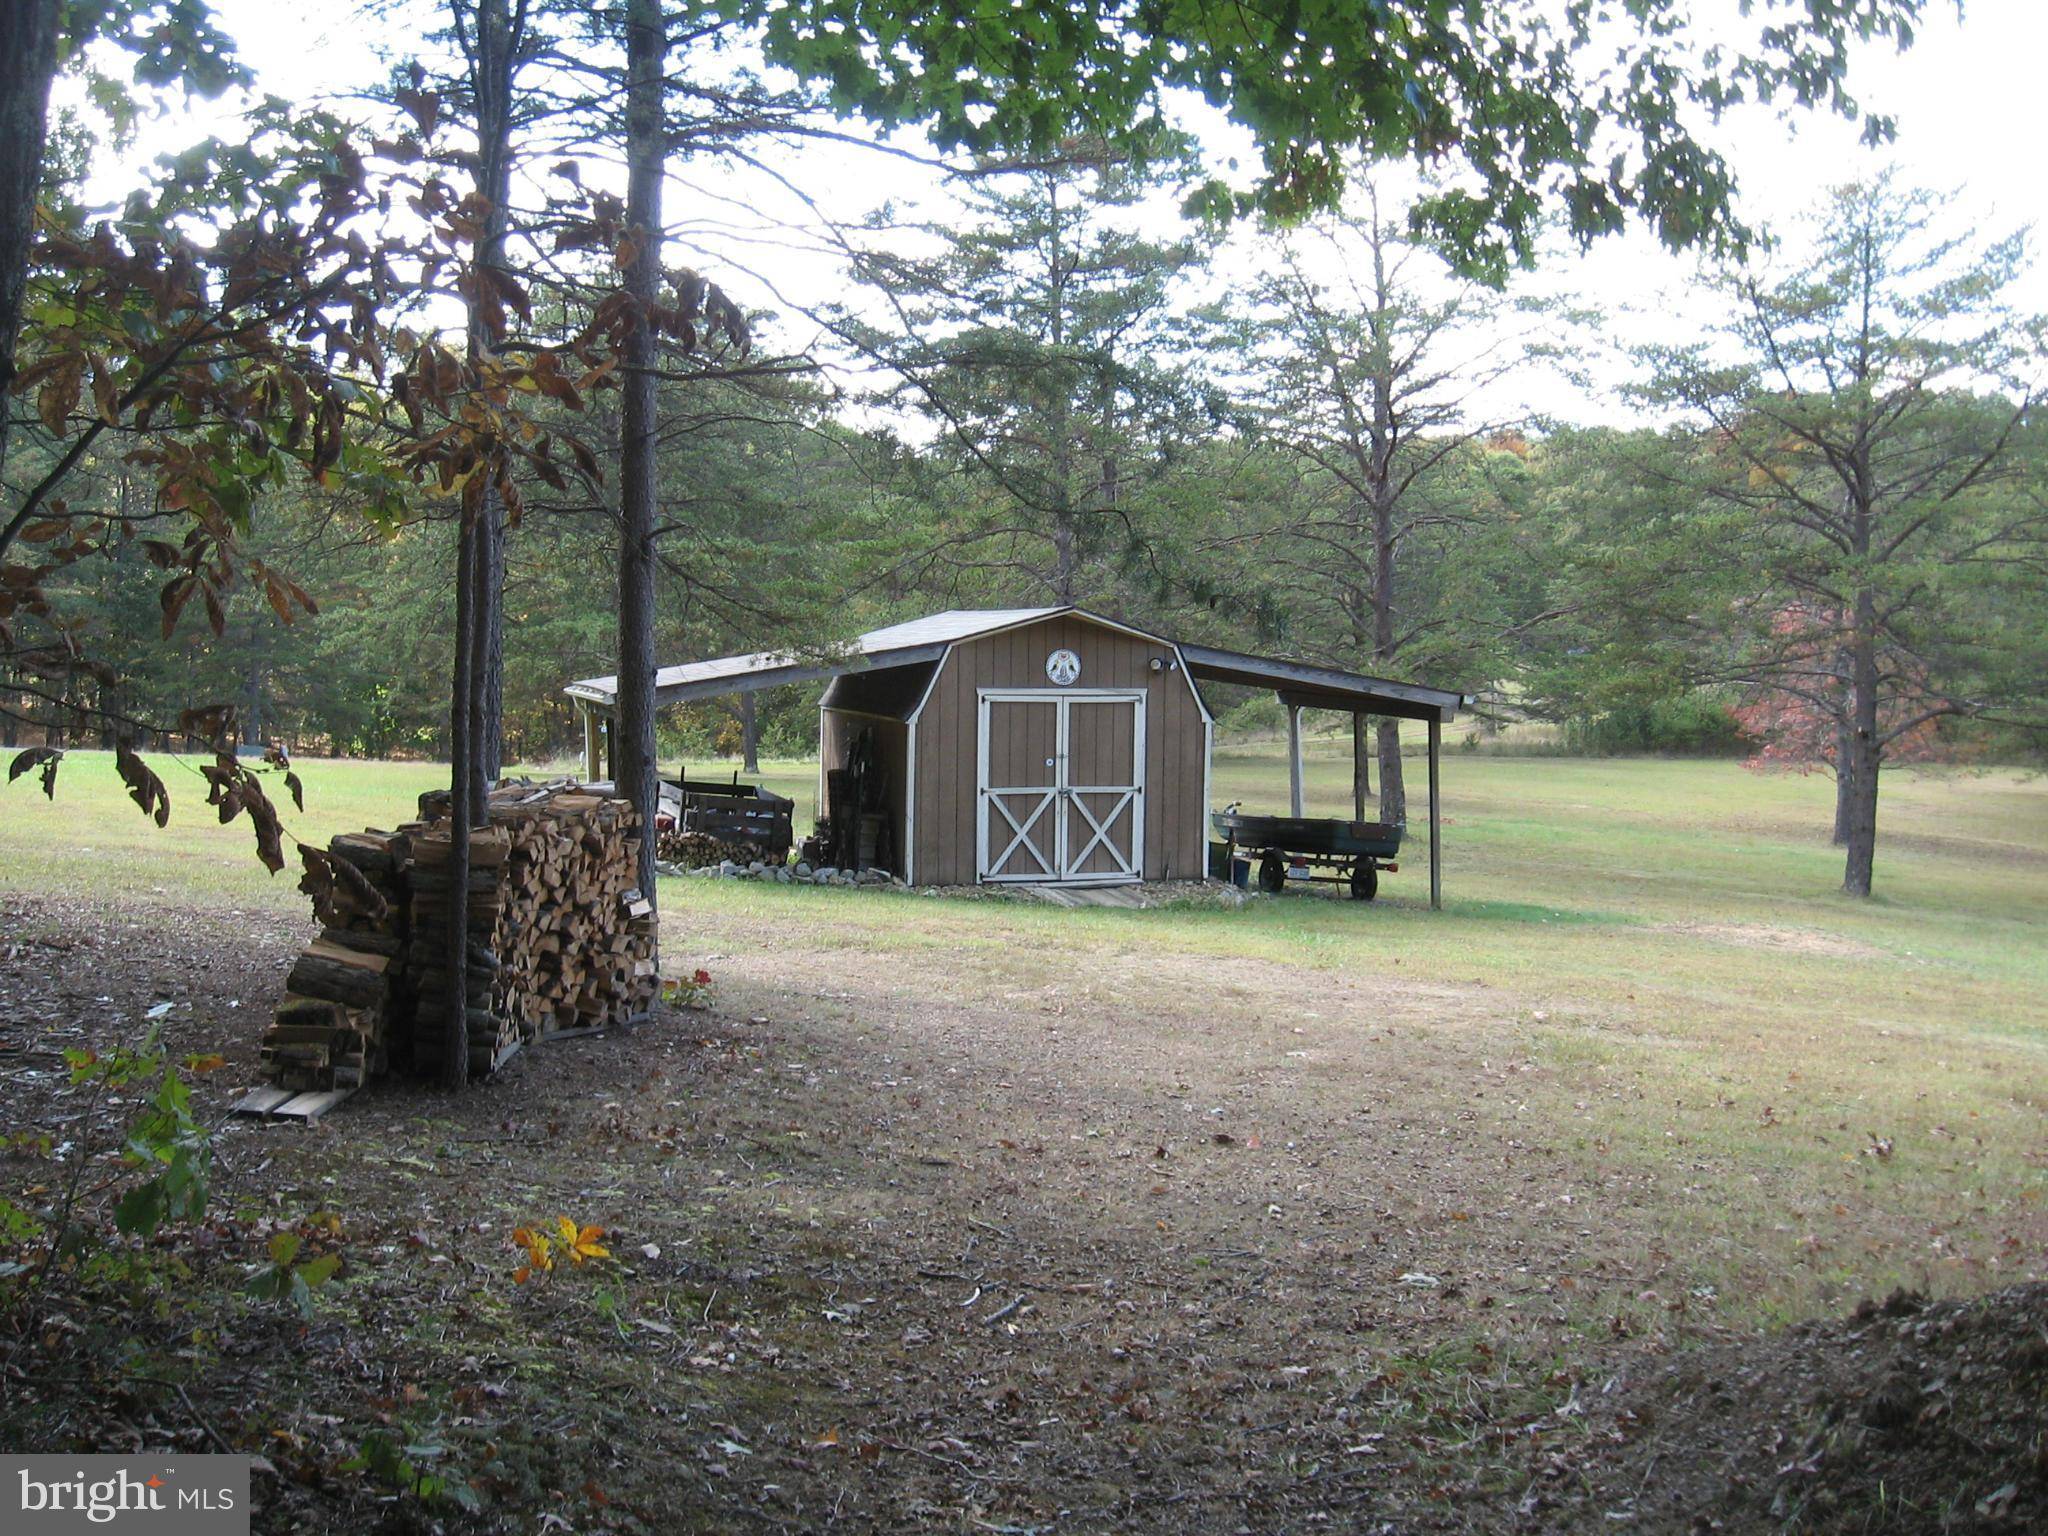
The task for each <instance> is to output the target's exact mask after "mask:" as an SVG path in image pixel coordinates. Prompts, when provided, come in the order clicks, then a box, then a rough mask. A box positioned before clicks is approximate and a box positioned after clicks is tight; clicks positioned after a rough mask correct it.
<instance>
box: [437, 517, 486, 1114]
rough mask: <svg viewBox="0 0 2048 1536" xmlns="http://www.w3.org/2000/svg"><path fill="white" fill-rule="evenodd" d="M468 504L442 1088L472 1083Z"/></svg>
mask: <svg viewBox="0 0 2048 1536" xmlns="http://www.w3.org/2000/svg"><path fill="white" fill-rule="evenodd" d="M467 500H468V498H467V497H465V498H464V502H465V505H464V508H463V513H462V525H461V532H460V534H459V536H458V537H457V539H456V546H455V551H456V552H455V676H454V678H453V679H452V680H451V684H450V687H449V693H448V887H449V889H448V940H447V942H448V952H447V955H446V958H445V959H444V961H443V964H444V965H445V967H446V969H447V972H448V1017H447V1018H446V1019H445V1020H443V1021H442V1031H441V1083H442V1086H443V1087H446V1088H460V1087H462V1086H464V1085H465V1084H466V1083H467V1082H468V1081H469V982H468V977H469V829H470V820H471V817H472V816H473V815H474V814H475V803H474V800H473V796H472V782H473V768H474V757H473V753H472V751H471V745H470V727H471V725H472V724H473V723H474V719H475V715H474V705H475V702H476V579H477V564H478V560H477V520H476V517H475V516H474V514H472V513H471V511H470V510H469V508H468V506H467Z"/></svg>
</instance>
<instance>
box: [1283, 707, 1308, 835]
mask: <svg viewBox="0 0 2048 1536" xmlns="http://www.w3.org/2000/svg"><path fill="white" fill-rule="evenodd" d="M1287 803H1288V804H1289V805H1291V806H1292V807H1293V810H1292V811H1291V812H1290V814H1291V815H1294V816H1297V817H1298V816H1302V815H1305V814H1307V813H1306V812H1304V811H1303V810H1302V808H1301V807H1302V783H1301V706H1300V705H1299V704H1290V705H1288V706H1287Z"/></svg>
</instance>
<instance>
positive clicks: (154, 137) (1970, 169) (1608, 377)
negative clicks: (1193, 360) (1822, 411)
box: [91, 0, 2048, 420]
mask: <svg viewBox="0 0 2048 1536" xmlns="http://www.w3.org/2000/svg"><path fill="white" fill-rule="evenodd" d="M212 4H213V8H214V10H215V12H216V13H217V14H218V15H219V17H220V18H221V20H222V22H223V24H224V25H225V26H226V27H227V29H228V30H229V31H230V32H231V33H232V34H233V35H234V37H235V38H236V39H237V41H238V43H239V44H240V47H241V51H242V56H243V59H244V60H245V62H246V63H248V64H249V65H250V66H251V67H252V68H253V69H254V70H255V71H256V73H257V76H258V79H259V88H260V89H261V90H264V91H267V92H271V93H274V94H277V95H280V96H284V97H288V98H294V99H303V98H309V97H311V96H314V95H318V94H323V93H343V92H346V91H348V90H350V89H353V88H356V87H358V86H361V85H365V84H368V83H370V82H372V81H374V80H376V79H378V78H380V77H381V75H382V73H383V69H384V65H383V64H382V63H381V62H380V59H379V57H378V46H377V45H378V44H380V43H382V44H384V45H385V46H386V47H387V48H388V47H392V46H399V45H402V44H403V42H404V39H403V36H402V31H403V29H401V28H399V27H396V26H394V25H387V24H385V23H381V22H378V21H376V20H374V19H373V18H371V17H370V16H368V15H367V14H366V12H365V11H364V9H363V8H362V6H361V5H359V4H357V3H355V0H212ZM1735 4H1736V0H1700V3H1699V8H1700V10H1701V12H1702V13H1703V14H1708V15H1711V14H1713V13H1714V12H1715V10H1716V8H1717V7H1725V8H1726V9H1727V10H1729V11H1731V12H1732V11H1733V9H1734V7H1735ZM1932 9H1933V14H1932V15H1930V18H1929V24H1928V25H1927V27H1926V29H1925V30H1924V32H1923V33H1922V34H1921V36H1920V38H1919V40H1918V42H1917V43H1916V45H1915V46H1914V47H1913V48H1912V49H1911V50H1910V51H1908V52H1907V53H1905V54H1903V55H1901V54H1898V53H1896V52H1894V51H1893V50H1891V49H1890V48H1888V47H1871V48H1866V49H1863V50H1860V51H1859V53H1858V54H1857V56H1856V57H1855V59H1854V62H1853V64H1852V68H1851V71H1850V85H1851V90H1852V92H1853V93H1854V94H1855V95H1856V96H1857V98H1858V99H1859V100H1860V101H1861V102H1862V103H1863V104H1864V105H1865V106H1866V107H1867V108H1869V109H1871V110H1874V111H1880V112H1887V113H1890V114H1891V115H1893V116H1894V117H1896V118H1897V120H1898V123H1899V136H1898V140H1897V142H1896V143H1895V144H1893V145H1891V146H1889V147H1888V148H1887V149H1885V150H1881V151H1870V150H1866V149H1864V148H1863V147H1862V146H1861V144H1860V143H1859V142H1858V133H1859V129H1858V126H1857V125H1855V124H1851V123H1847V122H1844V121H1842V120H1841V119H1839V118H1837V117H1835V116H1833V115H1831V114H1825V113H1811V114H1802V115H1800V116H1799V117H1797V118H1796V119H1794V120H1793V121H1791V122H1790V123H1787V122H1784V121H1781V120H1780V119H1779V118H1778V117H1777V116H1776V115H1775V114H1773V113H1771V112H1767V111H1763V110H1748V111H1744V112H1741V113H1738V114H1735V115H1733V116H1731V117H1730V118H1729V119H1728V120H1727V121H1725V122H1724V123H1723V124H1722V125H1721V126H1720V128H1719V129H1718V130H1717V131H1716V132H1715V133H1714V135H1713V142H1715V143H1716V144H1717V145H1718V146H1719V147H1721V148H1723V149H1724V151H1725V152H1726V153H1727V154H1728V156H1729V159H1730V160H1731V162H1732V163H1733V165H1734V167H1735V170H1736V173H1737V175H1738V177H1739V179H1740V184H1741V197H1740V205H1739V206H1740V208H1741V211H1742V212H1743V214H1744V215H1745V216H1746V217H1747V218H1748V219H1750V220H1751V221H1752V222H1753V223H1756V224H1759V225H1761V226H1763V227H1765V228H1777V229H1785V230H1788V231H1789V230H1790V229H1792V228H1793V227H1794V225H1795V224H1796V220H1797V218H1798V216H1799V215H1800V214H1801V213H1803V212H1805V211H1807V210H1809V209H1810V208H1811V207H1812V206H1813V204H1814V202H1815V199H1816V196H1817V194H1818V193H1819V192H1820V191H1821V190H1823V189H1825V188H1826V187H1828V186H1830V185H1835V184H1839V183H1842V182H1846V181H1850V180H1854V179H1857V178H1860V177H1863V176H1866V175H1869V174H1872V173H1874V172H1875V171H1877V170H1879V169H1881V168H1882V167H1883V166H1884V165H1885V164H1886V163H1894V164H1896V165H1897V167H1898V168H1899V170H1900V172H1901V174H1902V176H1903V177H1904V179H1906V180H1907V181H1909V182H1914V183H1919V184H1923V185H1926V186H1929V187H1932V188H1935V189H1938V190H1940V191H1942V192H1944V193H1945V194H1948V195H1950V196H1951V199H1952V202H1951V206H1952V208H1953V211H1954V215H1955V217H1956V219H1957V221H1958V223H1957V230H1958V232H1961V231H1963V230H1965V229H1967V228H1969V227H1972V226H1974V227H1978V228H1981V229H1983V230H1984V232H1985V233H1987V234H1989V233H1994V232H2000V233H2002V232H2004V231H2006V230H2009V229H2011V228H2013V227H2014V226H2018V225H2028V224H2048V217H2044V216H2048V174H2044V169H2043V165H2042V159H2043V151H2042V134H2041V128H2040V113H2041V103H2042V93H2043V87H2042V84H2041V78H2040V71H2041V64H2042V61H2043V59H2044V58H2048V0H1969V3H1968V6H1967V9H1966V11H1965V14H1964V16H1963V19H1962V20H1961V21H1958V20H1957V19H1956V15H1955V12H1954V9H1953V7H1951V6H1950V5H1947V4H1945V3H1939V0H1938V3H1937V4H1936V5H1935V6H1934V7H1933V8H1932ZM230 108H231V104H227V103H223V104H219V105H209V104H204V103H201V104H197V105H196V106H194V107H192V108H187V109H180V110H176V111H173V112H171V113H168V114H167V115H166V116H165V117H163V118H162V119H160V120H158V121H156V122H153V123H151V124H150V125H149V126H148V127H147V128H146V129H145V131H144V133H143V135H142V138H141V142H140V144H139V145H138V148H137V152H136V154H134V155H133V156H130V157H124V158H127V159H129V160H130V161H131V162H132V161H134V160H141V159H147V158H148V156H150V155H153V154H156V153H160V152H163V151H166V150H170V149H175V148H177V147H178V146H179V145H181V144H183V143H185V142H188V141H190V140H191V139H194V138H197V137H200V136H202V135H204V134H206V133H217V132H222V131H224V130H226V129H228V128H229V127H230V126H231V123H232V114H231V109H230ZM1186 121H1187V122H1188V123H1189V125H1190V126H1193V127H1195V128H1196V129H1197V130H1198V131H1199V132H1200V133H1201V135H1202V137H1203V140H1204V144H1205V147H1206V148H1207V149H1209V150H1210V151H1211V152H1212V153H1213V154H1215V155H1217V156H1219V157H1221V156H1224V155H1228V154H1231V153H1235V152H1241V151H1242V150H1243V149H1244V144H1241V143H1233V142H1232V137H1233V135H1234V133H1235V130H1234V129H1233V128H1232V127H1231V125H1229V124H1227V123H1223V122H1221V121H1220V120H1218V119H1216V118H1215V117H1214V116H1213V114H1209V113H1207V112H1206V109H1199V110H1196V111H1193V112H1190V113H1189V114H1188V116H1187V118H1186ZM1245 142H1246V143H1248V141H1245ZM786 169H787V171H788V173H789V174H790V176H791V177H792V179H793V180H795V181H797V182H799V183H800V184H802V185H803V186H804V188H805V189H806V191H807V192H809V193H810V194H811V195H813V196H815V197H816V198H818V199H819V201H820V202H821V204H822V205H823V206H825V207H826V208H827V209H828V210H829V211H830V212H831V214H832V215H833V216H834V217H836V218H845V219H852V218H856V217H858V215H859V214H860V213H861V212H863V211H864V210H865V208H866V207H868V206H870V205H872V204H873V203H875V202H878V201H880V200H881V199H882V198H884V197H888V198H893V199H896V200H898V201H899V202H905V203H918V202H922V203H924V204H925V205H926V206H928V207H929V206H932V205H933V204H934V203H935V202H937V201H940V200H941V199H942V194H938V193H936V192H935V190H934V180H933V178H931V177H930V176H928V175H927V174H926V173H924V172H922V171H920V170H918V169H917V168H915V167H912V166H908V165H905V164H903V163H902V162H899V161H893V160H890V159H887V158H885V157H882V156H878V155H873V154H869V153H864V152H861V151H856V150H842V151H818V150H811V151H807V152H806V153H805V154H804V155H803V156H802V157H801V159H800V160H797V159H793V160H791V162H790V163H789V164H788V165H787V167H786ZM672 174H673V175H674V176H675V178H676V181H675V183H674V191H673V192H672V194H671V196H670V198H669V200H668V201H669V205H670V207H671V208H673V209H678V210H707V211H708V210H710V209H712V207H713V206H714V205H712V204H711V203H710V202H708V201H707V199H706V196H705V194H706V193H707V192H714V193H723V194H727V195H737V196H738V197H740V198H743V199H744V200H745V201H747V202H748V203H751V204H752V205H753V207H752V209H751V210H746V211H743V210H742V209H740V208H739V207H738V206H737V204H722V205H717V217H716V218H715V220H713V221H712V222H711V224H707V225H705V226H704V227H703V228H701V229H700V230H699V231H698V232H697V233H698V235H699V236H700V238H692V233H691V231H689V230H687V229H686V230H682V231H680V232H679V233H680V234H681V238H680V239H679V241H678V247H677V249H676V250H675V251H674V252H672V259H675V260H680V261H687V262H690V263H692V264H697V265H701V266H704V267H705V268H706V269H707V270H708V271H710V272H711V273H712V274H713V275H714V276H716V277H718V278H719V279H720V280H722V281H724V282H725V283H726V284H727V286H728V287H729V289H730V290H731V291H732V293H733V295H734V297H735V298H737V299H739V300H740V302H742V303H743V304H747V305H749V306H752V307H767V308H771V309H785V308H786V306H785V304H784V303H783V302H782V299H781V297H779V295H787V296H790V297H795V296H798V295H802V296H806V297H815V296H816V295H818V294H819V293H821V292H829V291H830V289H831V287H832V278H831V275H830V271H831V269H830V264H829V262H828V261H827V259H826V258H825V257H823V256H822V255H807V254H805V253H804V251H803V249H802V248H803V247H804V246H805V245H807V244H812V243H813V240H812V236H811V234H810V233H807V232H806V231H805V230H804V229H803V227H802V226H803V223H804V222H805V220H806V218H807V215H806V213H805V211H804V210H803V208H802V207H801V206H800V205H799V204H798V203H797V202H795V201H794V200H793V199H791V198H788V197H787V196H780V195H777V194H773V193H770V192H764V191H762V190H761V189H760V182H761V180H762V178H760V177H759V176H758V175H756V176H755V177H754V180H753V181H752V182H751V183H750V184H748V185H746V186H744V187H742V186H740V185H738V184H736V183H735V182H734V181H733V180H732V179H731V178H730V177H726V178H723V179H722V180H721V179H719V178H717V177H715V176H714V177H712V178H710V179H707V178H706V175H705V173H704V172H703V171H702V170H701V169H699V168H695V167H690V166H687V165H681V166H678V167H676V168H675V169H674V171H673V173H672ZM134 178H135V170H134V167H133V165H132V163H131V164H130V165H126V166H123V165H112V164H110V165H108V166H107V167H105V168H104V170H103V172H102V174H100V175H98V176H96V177H95V178H94V183H93V185H92V188H91V190H92V192H93V193H94V194H95V195H96V196H99V197H103V198H106V199H108V200H110V201H111V200H113V199H116V198H118V197H120V196H121V195H123V194H125V192H126V191H127V190H128V189H129V188H130V187H132V186H133V184H134ZM713 225H716V226H723V232H722V233H720V232H718V231H716V230H715V229H714V228H713ZM749 225H752V226H755V228H754V229H753V231H752V233H751V234H749V233H747V232H745V227H746V226H749ZM771 231H772V233H771ZM764 239H766V241H767V243H766V244H764V243H763V240H764ZM1257 240H1258V237H1257V236H1256V235H1254V234H1253V233H1252V232H1249V231H1246V232H1242V233H1240V235H1239V236H1237V237H1236V238H1235V239H1234V240H1233V247H1234V250H1233V252H1232V253H1231V254H1229V255H1228V256H1226V258H1225V260H1226V263H1227V265H1226V268H1225V270H1226V274H1227V273H1228V272H1229V271H1231V270H1234V269H1236V268H1237V267H1238V265H1239V264H1240V263H1249V262H1256V261H1257V259H1258V247H1257ZM721 246H723V247H724V248H725V252H726V253H727V254H726V255H725V259H724V260H721ZM742 263H744V264H745V265H747V266H750V267H752V268H753V269H754V272H753V275H751V276H750V275H748V273H746V272H744V271H742V270H740V267H741V265H742ZM1696 271H1697V268H1696V264H1695V263H1694V262H1693V261H1692V260H1691V259H1690V258H1686V257H1679V256H1673V255H1671V254H1670V253H1669V252H1666V251H1665V250H1663V249H1662V248H1661V247H1660V246H1658V245H1657V243H1656V242H1655V241H1654V240H1653V239H1652V238H1651V237H1650V236H1649V235H1648V234H1647V233H1646V232H1643V231H1641V230H1631V231H1630V232H1629V233H1628V234H1626V235H1623V236H1616V237H1611V238H1609V239H1606V240H1603V241H1601V242H1599V243H1598V244H1597V245H1596V246H1595V247H1594V249H1593V250H1592V251H1590V252H1589V253H1587V254H1585V255H1580V254H1579V253H1577V252H1576V251H1575V250H1572V251H1568V252H1566V253H1565V254H1563V255H1561V256H1560V257H1558V258H1556V259H1553V260H1552V261H1550V262H1548V263H1547V264H1546V266H1545V268H1544V270H1543V271H1541V272H1540V273H1539V274H1538V275H1537V277H1536V278H1535V279H1534V285H1535V286H1536V287H1538V288H1540V289H1542V290H1544V291H1548V292H1557V293H1567V294H1573V295H1578V296H1582V297H1587V298H1591V299H1593V300H1595V301H1597V302H1598V303H1599V304H1600V306H1601V307H1602V308H1603V309H1604V310H1605V311H1606V312H1607V313H1608V314H1609V316H1610V317H1611V320H1610V326H1609V330H1610V332H1611V334H1612V336H1613V337H1614V339H1616V340H1617V341H1618V342H1621V343H1629V342H1633V341H1637V340H1648V339H1652V338H1659V339H1674V337H1673V332H1674V331H1681V330H1682V329H1683V328H1686V327H1693V328H1697V327H1699V326H1702V325H1706V324H1710V323H1711V320H1712V312H1711V310H1710V309H1707V308H1705V307H1703V305H1702V303H1701V299H1700V295H1699V292H1698V289H1697V285H1696V284H1695V282H1694V277H1695V275H1696ZM778 291H779V292H778ZM2012 297H2013V298H2014V299H2015V300H2016V301H2018V302H2019V304H2020V305H2021V306H2022V307H2023V308H2025V309H2027V310H2030V311H2034V312H2048V265H2043V264H2038V263H2037V265H2036V266H2035V267H2034V269H2033V270H2032V271H2031V272H2030V273H2029V274H2028V275H2027V276H2026V277H2025V278H2024V279H2023V280H2022V283H2021V284H2020V285H2019V287H2018V288H2017V289H2016V291H2015V292H2014V293H2013V295H2012ZM781 330H782V334H781V335H780V336H779V337H778V338H777V340H778V341H779V342H780V344H781V345H782V346H784V347H801V346H803V345H805V344H806V343H807V341H808V340H809V339H810V335H811V329H810V327H808V326H807V325H806V324H804V323H803V322H802V321H801V320H799V319H797V318H796V317H794V316H790V317H787V319H786V320H785V321H784V323H783V326H782V327H781ZM1623 371H1624V370H1623V369H1622V368H1621V367H1620V366H1619V365H1616V366H1611V367H1608V368H1606V369H1605V370H1603V372H1602V375H1601V377H1602V379H1603V381H1604V382H1606V383H1609V384H1612V383H1618V382H1620V378H1621V376H1622V373H1623ZM1519 403H1520V404H1522V405H1526V406H1528V407H1531V408H1534V409H1537V410H1539V411H1542V412H1544V413H1546V414H1550V415H1556V416H1562V417H1564V418H1566V419H1572V420H1589V419H1598V418H1602V417H1612V416H1614V415H1615V414H1617V407H1616V405H1615V403H1614V402H1613V401H1612V400H1611V399H1602V398H1598V397H1597V396H1594V397H1586V396H1578V397H1574V398H1565V397H1563V396H1562V394H1561V391H1560V386H1559V385H1558V384H1557V382H1556V381H1555V380H1554V379H1547V378H1546V379H1533V378H1532V379H1531V380H1530V389H1529V392H1528V394H1527V396H1526V398H1524V399H1523V400H1521V401H1520V402H1519ZM1510 404H1512V402H1510Z"/></svg>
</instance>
